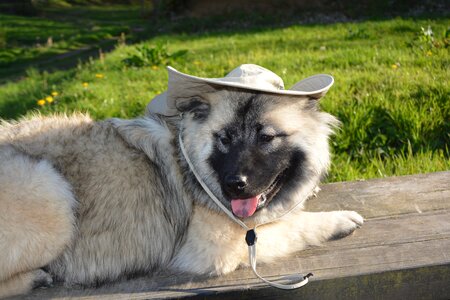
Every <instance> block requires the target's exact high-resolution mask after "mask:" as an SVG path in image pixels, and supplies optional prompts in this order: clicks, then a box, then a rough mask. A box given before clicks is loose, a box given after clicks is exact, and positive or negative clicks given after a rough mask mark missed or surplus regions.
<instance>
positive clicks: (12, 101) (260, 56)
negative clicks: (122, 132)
mask: <svg viewBox="0 0 450 300" xmlns="http://www.w3.org/2000/svg"><path fill="white" fill-rule="evenodd" d="M448 25H449V19H448V18H447V19H446V18H441V19H435V20H412V19H411V20H409V19H408V20H405V19H393V20H380V21H364V22H358V23H337V24H329V25H294V26H289V27H286V28H280V29H267V28H266V29H263V28H262V29H259V30H250V31H245V30H242V31H240V32H239V31H238V32H236V31H234V32H210V33H205V32H203V33H198V34H168V35H161V36H158V37H155V38H152V39H150V40H148V41H147V42H146V43H144V45H147V46H149V47H152V46H155V45H158V44H161V43H164V44H166V45H167V48H168V51H170V52H176V51H180V50H183V49H187V50H188V53H187V54H186V55H184V56H183V57H181V58H179V59H177V60H174V61H172V62H171V65H172V66H174V67H175V68H177V69H179V70H180V71H183V72H187V73H190V74H195V75H198V76H205V77H222V76H224V75H225V74H226V73H227V72H229V71H230V70H232V69H233V68H235V67H236V66H238V65H240V64H243V63H255V64H259V65H262V66H264V67H267V68H269V69H271V70H273V71H274V72H275V73H277V74H279V75H280V76H281V77H282V78H283V79H284V81H285V86H286V87H289V86H291V85H293V84H294V83H295V82H296V81H298V80H300V79H302V78H305V77H307V76H310V75H313V74H316V73H328V74H332V75H333V76H334V77H335V85H334V87H333V88H332V89H331V90H330V91H329V93H328V94H327V95H326V97H325V98H323V99H322V100H321V106H322V109H323V110H325V111H327V112H329V113H331V114H333V115H335V116H337V117H338V118H339V119H340V120H341V122H342V126H341V128H340V129H338V130H337V132H336V136H335V137H333V139H332V147H333V153H334V158H333V166H332V169H331V172H330V175H329V178H328V180H329V181H343V180H357V179H367V178H374V177H384V176H392V175H406V174H413V173H423V172H433V171H441V170H448V169H450V159H449V149H448V147H449V145H450V136H449V133H450V122H449V121H450V100H449V99H450V81H449V78H450V55H449V48H448V47H447V45H446V44H445V31H446V29H447V27H448ZM428 26H430V29H431V30H432V31H433V34H434V41H438V42H436V43H434V44H433V43H428V42H426V41H423V39H422V40H421V39H420V38H421V37H423V32H422V31H421V27H423V28H424V29H427V28H428ZM141 46H142V45H141ZM136 49H137V48H136V47H135V46H118V47H117V49H116V50H115V51H113V52H111V53H109V54H108V55H106V57H105V59H104V60H101V61H99V60H95V61H94V60H93V61H90V62H88V63H85V64H80V65H79V66H78V68H76V69H74V70H70V71H65V72H56V73H52V74H47V73H38V72H36V71H32V70H31V71H29V72H28V75H27V78H26V79H24V80H22V81H20V82H17V83H9V84H6V85H3V86H2V87H1V90H0V117H2V118H4V119H11V118H13V119H17V118H20V117H21V116H22V115H30V114H32V113H35V112H36V111H39V112H41V113H42V114H52V113H55V112H64V113H70V112H73V111H84V112H87V113H89V114H90V115H91V116H92V117H94V118H95V119H104V118H108V117H121V118H132V117H135V116H138V115H141V114H142V113H143V111H144V109H145V105H146V104H147V103H148V102H149V101H150V99H152V98H153V97H154V96H155V95H157V94H158V93H161V92H163V91H164V90H165V88H166V86H167V72H166V70H165V68H164V66H163V65H157V64H155V65H146V66H144V67H139V68H138V67H130V66H127V65H125V64H124V63H123V60H124V59H127V58H129V57H130V56H132V55H133V53H134V54H135V53H136V51H137V50H136ZM54 91H56V92H58V95H57V96H56V97H54V99H53V100H54V101H52V103H47V102H46V104H44V105H43V106H39V105H38V104H37V101H38V100H41V99H45V97H46V96H48V95H50V94H51V93H52V92H54ZM41 104H42V102H41Z"/></svg>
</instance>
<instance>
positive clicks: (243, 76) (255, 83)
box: [147, 64, 334, 116]
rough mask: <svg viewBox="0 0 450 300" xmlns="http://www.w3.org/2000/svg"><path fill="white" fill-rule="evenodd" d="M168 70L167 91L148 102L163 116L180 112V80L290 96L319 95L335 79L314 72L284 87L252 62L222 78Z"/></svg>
mask: <svg viewBox="0 0 450 300" xmlns="http://www.w3.org/2000/svg"><path fill="white" fill-rule="evenodd" d="M167 70H168V73H169V84H168V88H167V91H166V92H164V93H162V94H160V95H158V96H156V97H155V98H153V100H152V101H151V102H150V103H149V104H148V106H147V111H148V112H149V113H156V114H160V115H164V116H175V115H178V114H179V111H178V110H177V108H176V106H175V99H176V97H175V95H172V94H173V92H174V91H175V90H176V88H175V87H176V86H177V85H179V84H180V83H185V82H192V83H197V84H199V83H208V84H212V85H216V86H217V85H218V86H224V87H234V88H239V89H246V90H252V91H260V92H264V93H271V94H279V95H293V96H310V97H312V98H319V97H320V96H321V95H323V94H325V93H326V92H327V91H328V90H329V89H330V87H331V86H332V85H333V83H334V79H333V77H332V76H330V75H326V74H317V75H313V76H311V77H308V78H306V79H303V80H301V81H299V82H297V83H296V84H294V85H293V86H292V87H291V88H290V89H288V90H285V89H284V83H283V80H282V79H281V78H280V77H279V76H278V75H277V74H275V73H273V72H272V71H270V70H267V69H266V68H263V67H261V66H258V65H253V64H244V65H240V66H239V67H237V68H236V69H234V70H233V71H231V72H230V73H228V74H227V75H226V76H225V77H223V78H202V77H197V76H193V75H189V74H185V73H182V72H180V71H177V70H175V69H174V68H172V67H170V66H169V67H167Z"/></svg>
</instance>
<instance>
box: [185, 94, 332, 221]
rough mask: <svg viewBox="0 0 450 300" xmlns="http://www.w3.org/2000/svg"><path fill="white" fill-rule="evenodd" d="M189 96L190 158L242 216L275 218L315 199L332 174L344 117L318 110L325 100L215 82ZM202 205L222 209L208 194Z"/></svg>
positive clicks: (187, 127) (218, 193)
mask: <svg viewBox="0 0 450 300" xmlns="http://www.w3.org/2000/svg"><path fill="white" fill-rule="evenodd" d="M182 94H183V95H182V96H180V97H179V98H177V102H176V103H177V108H178V109H179V110H180V111H182V112H183V113H184V117H183V119H184V120H183V124H184V125H183V126H184V129H183V133H182V136H183V140H184V144H185V146H186V149H187V151H188V155H189V157H190V159H191V160H192V162H193V164H194V166H195V168H196V170H197V172H198V173H199V174H200V176H201V177H202V179H203V180H204V181H205V183H206V184H207V185H208V187H209V188H210V189H211V190H212V191H213V193H214V194H215V195H216V196H217V197H218V198H219V199H220V200H221V201H222V203H223V204H224V205H225V206H226V207H228V208H229V209H230V210H231V211H232V212H233V213H234V214H235V215H236V216H238V217H240V218H243V219H244V218H253V219H255V220H257V221H263V220H265V219H267V218H271V217H274V216H275V215H277V214H279V213H281V212H282V211H284V210H286V209H288V208H290V207H292V206H293V205H295V204H296V203H297V202H298V201H301V200H303V199H304V198H305V197H307V196H308V195H309V194H310V193H311V191H312V190H313V189H314V187H315V186H316V185H317V183H318V181H319V179H320V177H321V176H322V175H323V174H324V173H325V172H326V170H327V168H328V165H329V151H328V136H329V134H330V133H331V129H330V126H331V125H333V124H336V119H334V118H333V117H332V116H330V115H328V114H326V113H323V112H319V111H318V109H317V102H318V99H312V98H307V97H298V96H296V97H292V96H280V95H275V94H267V93H257V92H248V91H244V90H239V89H224V88H223V87H220V88H219V87H214V86H210V85H202V86H197V87H196V88H189V89H185V90H184V93H182ZM194 180H195V179H194ZM194 184H195V185H198V183H194ZM198 201H201V202H203V203H204V204H205V203H206V204H207V205H208V206H210V207H211V208H213V209H218V208H217V206H216V205H215V204H214V203H213V201H212V200H210V199H208V198H207V197H198Z"/></svg>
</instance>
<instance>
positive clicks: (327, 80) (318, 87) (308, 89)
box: [167, 66, 334, 96]
mask: <svg viewBox="0 0 450 300" xmlns="http://www.w3.org/2000/svg"><path fill="white" fill-rule="evenodd" d="M167 70H168V71H169V83H170V81H171V80H175V81H176V80H177V78H180V79H182V78H184V79H188V80H191V81H197V82H199V83H200V82H204V83H209V84H214V85H222V86H229V87H235V88H240V89H246V90H252V91H260V92H265V93H271V94H280V95H298V96H302V95H316V94H322V93H325V92H327V91H328V90H329V89H330V88H331V86H332V85H333V83H334V78H333V76H331V75H327V74H316V75H313V76H310V77H307V78H305V79H303V80H301V81H299V82H297V83H296V84H294V85H293V86H292V87H291V88H290V89H288V90H276V89H265V88H262V87H253V86H248V85H245V84H242V83H239V82H231V81H225V80H223V79H224V78H226V77H224V78H203V77H197V76H193V75H189V74H185V73H182V72H180V71H178V70H176V69H174V68H172V67H170V66H168V67H167Z"/></svg>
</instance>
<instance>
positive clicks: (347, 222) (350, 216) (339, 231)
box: [330, 210, 364, 240]
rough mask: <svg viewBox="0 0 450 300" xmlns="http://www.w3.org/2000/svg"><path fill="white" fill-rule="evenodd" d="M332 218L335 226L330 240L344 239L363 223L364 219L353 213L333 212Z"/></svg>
mask: <svg viewBox="0 0 450 300" xmlns="http://www.w3.org/2000/svg"><path fill="white" fill-rule="evenodd" d="M332 217H333V223H334V225H335V226H334V231H333V232H332V233H331V236H330V240H337V239H341V238H343V237H346V236H348V235H349V234H351V233H352V232H353V231H355V230H356V229H357V228H359V227H361V226H362V225H363V223H364V218H363V217H362V216H361V215H360V214H358V213H357V212H355V211H348V210H343V211H334V212H333V215H332Z"/></svg>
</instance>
